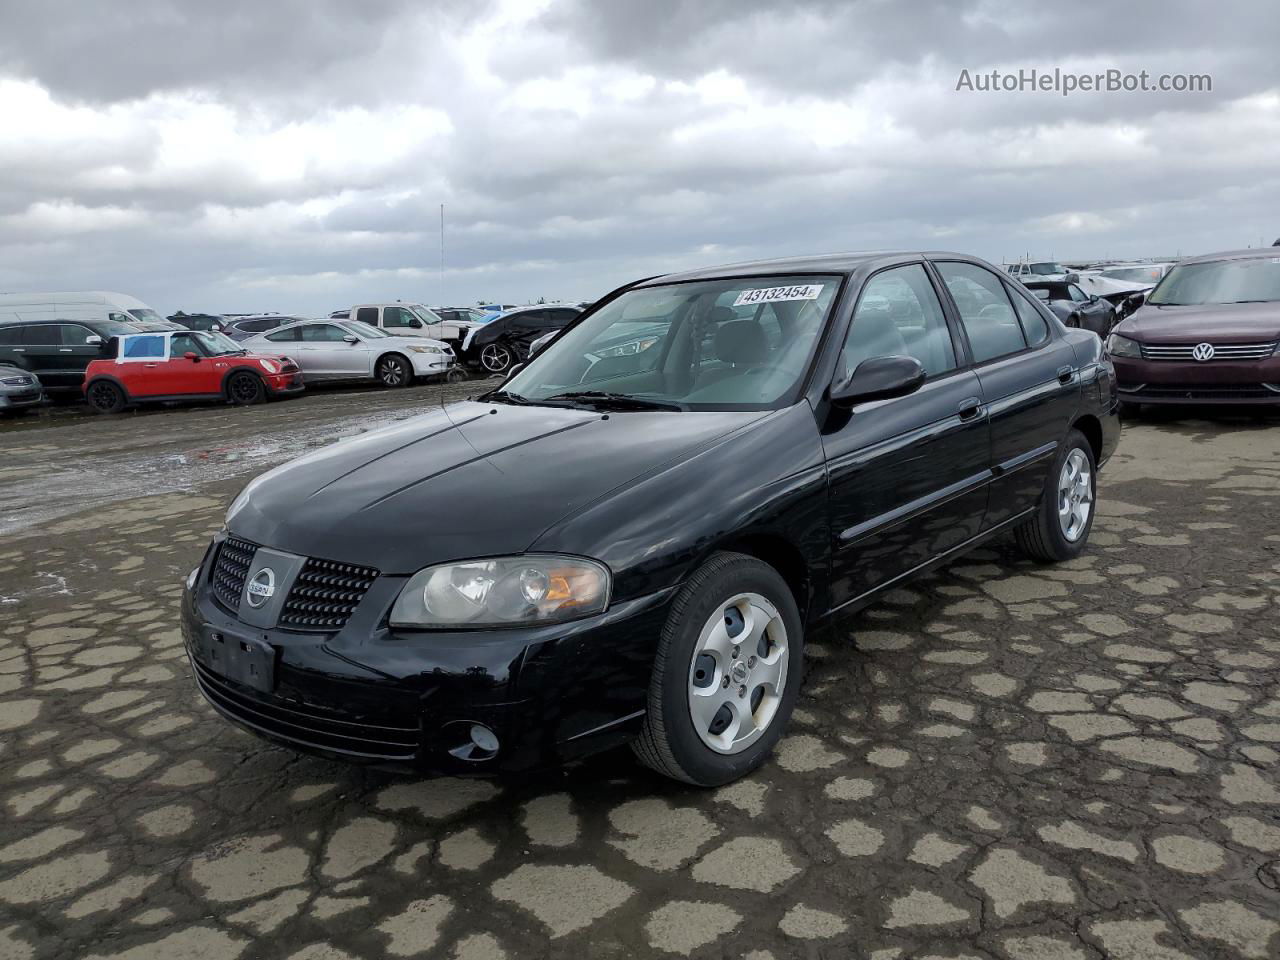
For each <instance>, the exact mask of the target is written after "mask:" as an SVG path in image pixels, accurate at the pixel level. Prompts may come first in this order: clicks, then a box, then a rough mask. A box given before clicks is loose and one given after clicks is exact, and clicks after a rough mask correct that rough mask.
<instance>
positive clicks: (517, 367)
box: [506, 363, 524, 380]
mask: <svg viewBox="0 0 1280 960" xmlns="http://www.w3.org/2000/svg"><path fill="white" fill-rule="evenodd" d="M523 369H524V364H523V363H513V364H512V365H511V369H510V370H508V371H507V377H506V378H507V379H508V380H510V379H511V378H512V377H514V376H515V375H516V374H517V373H519V372H520V371H521V370H523Z"/></svg>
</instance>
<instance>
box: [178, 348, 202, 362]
mask: <svg viewBox="0 0 1280 960" xmlns="http://www.w3.org/2000/svg"><path fill="white" fill-rule="evenodd" d="M182 359H183V360H190V361H191V362H192V363H199V362H200V354H198V353H193V352H192V351H190V350H188V351H187V352H186V353H184V354H183V355H182Z"/></svg>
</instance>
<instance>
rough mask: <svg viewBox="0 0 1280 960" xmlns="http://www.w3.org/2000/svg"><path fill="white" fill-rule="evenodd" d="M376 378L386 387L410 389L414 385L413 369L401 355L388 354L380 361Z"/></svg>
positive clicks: (375, 370)
mask: <svg viewBox="0 0 1280 960" xmlns="http://www.w3.org/2000/svg"><path fill="white" fill-rule="evenodd" d="M374 376H376V377H377V378H378V382H379V383H380V384H382V385H383V386H384V387H391V388H396V387H408V386H411V385H412V384H413V367H411V366H409V361H408V360H406V359H405V358H404V357H402V356H400V355H399V354H396V353H388V354H387V355H386V356H385V357H381V358H380V359H379V360H378V365H377V366H376V367H374Z"/></svg>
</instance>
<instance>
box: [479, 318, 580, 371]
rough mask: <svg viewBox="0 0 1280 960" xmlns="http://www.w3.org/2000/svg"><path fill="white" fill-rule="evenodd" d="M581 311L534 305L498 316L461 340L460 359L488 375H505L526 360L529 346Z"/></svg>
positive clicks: (568, 321)
mask: <svg viewBox="0 0 1280 960" xmlns="http://www.w3.org/2000/svg"><path fill="white" fill-rule="evenodd" d="M580 313H582V310H581V309H580V308H578V307H574V306H569V305H567V304H534V305H532V306H528V307H516V308H515V309H513V310H508V311H507V312H506V313H502V314H499V315H498V316H497V317H495V318H494V319H493V320H489V321H488V322H486V323H485V324H484V325H483V326H480V327H476V328H474V329H473V330H472V331H471V332H470V333H468V334H467V337H466V339H465V340H463V341H462V351H461V357H460V359H461V360H462V362H463V363H464V364H465V365H466V366H469V367H475V368H478V369H480V370H483V371H484V372H485V373H488V374H505V373H506V372H507V371H508V370H510V369H511V368H512V367H513V366H515V365H516V364H517V363H522V362H523V361H525V360H527V359H528V357H529V347H530V345H531V344H532V343H533V342H534V341H535V340H538V339H540V338H542V337H544V336H546V334H548V333H554V332H555V331H557V330H560V329H561V328H563V327H565V326H567V325H568V324H570V323H572V322H573V321H574V320H575V319H577V317H578V315H579V314H580Z"/></svg>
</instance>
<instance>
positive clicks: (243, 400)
mask: <svg viewBox="0 0 1280 960" xmlns="http://www.w3.org/2000/svg"><path fill="white" fill-rule="evenodd" d="M227 399H228V400H230V401H231V402H232V403H234V404H235V405H236V406H237V407H251V406H253V405H254V404H255V403H262V402H264V401H265V400H266V399H267V388H266V387H265V386H264V385H263V383H262V378H261V377H259V376H257V375H256V374H253V373H249V372H248V371H245V372H242V373H233V374H232V375H231V376H229V377H228V378H227Z"/></svg>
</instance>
